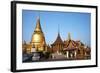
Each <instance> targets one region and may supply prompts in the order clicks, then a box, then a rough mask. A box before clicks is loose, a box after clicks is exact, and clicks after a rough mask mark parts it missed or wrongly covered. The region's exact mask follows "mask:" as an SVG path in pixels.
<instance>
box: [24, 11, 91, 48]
mask: <svg viewBox="0 0 100 73" xmlns="http://www.w3.org/2000/svg"><path fill="white" fill-rule="evenodd" d="M38 17H40V24H41V27H42V31H43V33H44V35H45V40H46V43H47V44H51V43H53V42H54V41H55V40H56V38H57V35H58V27H59V33H60V36H61V38H62V40H67V38H68V33H70V34H71V38H72V39H73V40H80V41H82V42H83V43H84V44H86V45H88V46H90V42H91V41H90V37H91V31H90V30H91V26H90V25H91V23H90V22H91V20H90V19H91V14H90V13H79V12H51V11H34V10H23V11H22V25H23V27H22V30H23V37H22V39H23V41H24V40H25V41H26V42H30V41H31V37H32V34H33V32H34V29H35V26H36V22H37V18H38Z"/></svg>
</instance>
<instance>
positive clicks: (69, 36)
mask: <svg viewBox="0 0 100 73" xmlns="http://www.w3.org/2000/svg"><path fill="white" fill-rule="evenodd" d="M68 40H71V35H70V32H69V33H68Z"/></svg>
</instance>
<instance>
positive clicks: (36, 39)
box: [31, 17, 46, 51]
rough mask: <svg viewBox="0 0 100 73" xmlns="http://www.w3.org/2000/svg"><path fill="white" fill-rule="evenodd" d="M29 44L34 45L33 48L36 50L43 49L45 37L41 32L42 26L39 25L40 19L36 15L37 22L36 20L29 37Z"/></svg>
mask: <svg viewBox="0 0 100 73" xmlns="http://www.w3.org/2000/svg"><path fill="white" fill-rule="evenodd" d="M31 44H32V46H34V48H35V49H36V50H37V51H44V50H45V45H46V42H45V37H44V33H43V32H42V28H41V25H40V19H39V17H38V19H37V22H36V27H35V30H34V32H33V35H32V38H31Z"/></svg>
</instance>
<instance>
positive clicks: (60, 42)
mask: <svg viewBox="0 0 100 73" xmlns="http://www.w3.org/2000/svg"><path fill="white" fill-rule="evenodd" d="M54 44H64V43H63V41H62V39H61V37H60V34H59V33H58V36H57V39H56V41H55V42H54V43H53V44H52V45H54Z"/></svg>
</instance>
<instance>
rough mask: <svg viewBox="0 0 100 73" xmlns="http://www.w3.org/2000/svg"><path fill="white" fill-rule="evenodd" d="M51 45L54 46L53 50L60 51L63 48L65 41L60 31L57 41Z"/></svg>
mask: <svg viewBox="0 0 100 73" xmlns="http://www.w3.org/2000/svg"><path fill="white" fill-rule="evenodd" d="M51 46H52V50H53V52H57V51H58V52H60V51H62V50H63V48H64V43H63V41H62V39H61V37H60V34H59V32H58V36H57V39H56V40H55V42H54V43H53V44H51Z"/></svg>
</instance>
